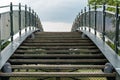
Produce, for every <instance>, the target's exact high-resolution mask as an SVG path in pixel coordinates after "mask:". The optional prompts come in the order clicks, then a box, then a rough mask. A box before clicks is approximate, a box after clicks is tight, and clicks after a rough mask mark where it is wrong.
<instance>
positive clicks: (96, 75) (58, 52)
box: [0, 32, 115, 80]
mask: <svg viewBox="0 0 120 80" xmlns="http://www.w3.org/2000/svg"><path fill="white" fill-rule="evenodd" d="M81 35H82V33H81V32H35V33H34V36H32V38H31V37H28V38H27V39H26V40H25V41H24V42H23V43H22V44H21V45H20V46H19V48H18V49H17V50H16V51H15V53H14V54H13V55H12V56H11V58H10V59H9V60H8V62H10V64H11V65H12V66H11V67H12V73H0V76H1V77H7V78H8V77H10V78H9V79H10V80H17V79H19V80H107V79H108V78H110V77H115V73H104V72H103V69H104V67H105V63H107V62H108V60H107V59H106V58H105V57H104V55H103V54H102V53H101V51H100V50H99V49H98V48H97V47H96V46H95V44H94V43H93V42H92V41H91V40H90V39H89V38H87V37H84V38H83V37H82V36H81Z"/></svg>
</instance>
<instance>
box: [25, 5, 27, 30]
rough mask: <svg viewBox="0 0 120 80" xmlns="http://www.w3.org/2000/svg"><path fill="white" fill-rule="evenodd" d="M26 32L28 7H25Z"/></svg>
mask: <svg viewBox="0 0 120 80" xmlns="http://www.w3.org/2000/svg"><path fill="white" fill-rule="evenodd" d="M25 32H27V5H25Z"/></svg>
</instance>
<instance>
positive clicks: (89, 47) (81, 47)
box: [19, 45, 97, 49]
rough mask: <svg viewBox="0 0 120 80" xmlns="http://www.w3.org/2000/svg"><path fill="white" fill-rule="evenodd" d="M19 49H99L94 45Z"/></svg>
mask: <svg viewBox="0 0 120 80" xmlns="http://www.w3.org/2000/svg"><path fill="white" fill-rule="evenodd" d="M19 48H30V49H31V48H45V49H46V48H47V49H50V48H53V49H59V48H60V49H66V48H68V49H70V48H74V49H91V48H97V47H96V46H94V45H90V46H23V45H21V46H20V47H19Z"/></svg>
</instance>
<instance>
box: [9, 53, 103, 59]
mask: <svg viewBox="0 0 120 80" xmlns="http://www.w3.org/2000/svg"><path fill="white" fill-rule="evenodd" d="M58 57H59V58H66V59H67V58H77V59H78V58H86V59H87V58H89V59H90V58H92V59H100V58H104V56H103V55H102V54H14V55H13V56H12V57H11V58H17V59H18V58H21V59H22V58H25V59H28V58H40V59H41V58H58Z"/></svg>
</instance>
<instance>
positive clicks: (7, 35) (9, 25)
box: [0, 3, 43, 52]
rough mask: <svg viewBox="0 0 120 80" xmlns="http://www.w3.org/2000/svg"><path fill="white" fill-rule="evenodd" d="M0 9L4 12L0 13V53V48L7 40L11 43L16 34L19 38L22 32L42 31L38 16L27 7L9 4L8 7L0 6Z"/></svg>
mask: <svg viewBox="0 0 120 80" xmlns="http://www.w3.org/2000/svg"><path fill="white" fill-rule="evenodd" d="M6 8H7V9H6ZM0 9H2V10H4V9H5V12H2V13H0V52H1V46H2V45H3V44H4V43H5V42H6V41H8V39H9V40H10V41H11V42H12V41H13V40H14V35H15V34H17V33H18V34H19V37H21V35H22V31H23V30H24V33H27V32H29V31H30V30H35V29H39V30H41V31H43V29H42V25H41V22H40V19H39V17H38V15H37V14H36V12H35V11H34V10H32V9H31V8H30V7H27V5H21V3H19V5H13V4H12V3H10V5H6V6H0Z"/></svg>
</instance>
